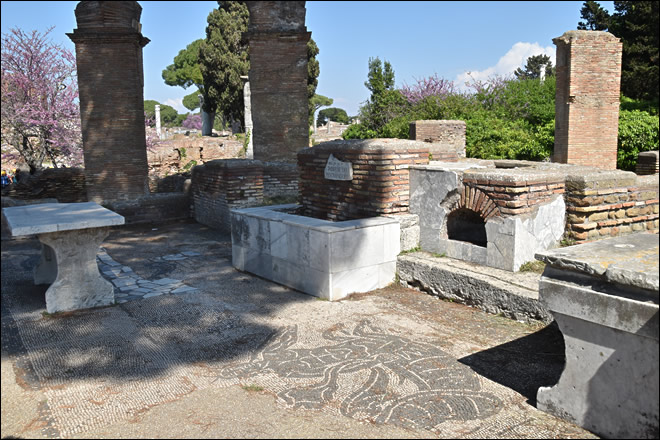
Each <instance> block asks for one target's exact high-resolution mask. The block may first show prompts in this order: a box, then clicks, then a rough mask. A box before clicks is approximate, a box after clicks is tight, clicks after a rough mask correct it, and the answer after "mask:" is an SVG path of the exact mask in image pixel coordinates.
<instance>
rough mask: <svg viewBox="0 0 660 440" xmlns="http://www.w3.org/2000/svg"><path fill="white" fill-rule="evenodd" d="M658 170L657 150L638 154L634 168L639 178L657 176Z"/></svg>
mask: <svg viewBox="0 0 660 440" xmlns="http://www.w3.org/2000/svg"><path fill="white" fill-rule="evenodd" d="M659 170H660V167H659V166H658V150H656V151H644V152H642V153H639V156H637V166H636V167H635V173H636V174H638V175H640V176H646V175H649V174H658V172H659Z"/></svg>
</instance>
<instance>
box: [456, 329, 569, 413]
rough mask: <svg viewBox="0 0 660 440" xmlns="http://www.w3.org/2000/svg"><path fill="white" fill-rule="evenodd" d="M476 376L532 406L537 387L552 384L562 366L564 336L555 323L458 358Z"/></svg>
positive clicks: (559, 373) (559, 374)
mask: <svg viewBox="0 0 660 440" xmlns="http://www.w3.org/2000/svg"><path fill="white" fill-rule="evenodd" d="M458 361H459V362H461V363H463V364H465V365H467V366H469V367H470V368H472V370H474V371H475V372H477V373H478V374H480V375H482V376H484V377H487V378H488V379H490V380H492V381H494V382H497V383H499V384H501V385H504V386H506V387H508V388H511V389H513V390H514V391H517V392H518V393H520V394H522V395H523V396H525V397H526V398H527V399H528V400H527V402H528V403H529V404H530V405H532V406H536V393H537V391H538V389H539V387H547V386H552V385H555V384H556V383H557V382H558V381H559V377H560V376H561V373H562V371H563V369H564V365H565V363H566V357H565V350H564V337H563V336H562V334H561V331H560V330H559V327H558V326H557V323H556V322H554V321H553V322H552V324H550V325H548V326H546V327H544V328H543V329H541V330H539V331H537V332H535V333H532V334H530V335H527V336H523V337H522V338H518V339H515V340H513V341H510V342H507V343H505V344H501V345H498V346H495V347H493V348H490V349H488V350H483V351H480V352H478V353H475V354H472V355H470V356H465V357H463V358H461V359H458Z"/></svg>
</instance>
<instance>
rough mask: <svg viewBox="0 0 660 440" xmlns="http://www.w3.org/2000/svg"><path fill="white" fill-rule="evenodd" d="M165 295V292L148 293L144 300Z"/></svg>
mask: <svg viewBox="0 0 660 440" xmlns="http://www.w3.org/2000/svg"><path fill="white" fill-rule="evenodd" d="M164 293H165V292H151V293H147V294H146V295H144V296H143V297H142V298H145V299H146V298H151V297H154V296H160V295H163V294H164Z"/></svg>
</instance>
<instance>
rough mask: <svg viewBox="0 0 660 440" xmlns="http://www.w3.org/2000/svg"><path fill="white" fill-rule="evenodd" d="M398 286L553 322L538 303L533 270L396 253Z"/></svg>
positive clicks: (510, 315) (516, 316)
mask: <svg viewBox="0 0 660 440" xmlns="http://www.w3.org/2000/svg"><path fill="white" fill-rule="evenodd" d="M397 274H398V276H399V282H400V283H401V285H403V286H405V287H409V288H413V289H416V290H421V291H424V292H427V293H429V294H431V295H435V296H438V297H439V298H442V299H446V300H451V301H454V302H458V303H461V304H466V305H469V306H473V307H476V308H478V309H481V310H484V311H486V312H489V313H493V314H502V315H503V316H506V317H508V318H513V319H516V320H519V321H530V320H534V321H542V322H545V323H549V322H552V320H553V318H552V315H550V313H549V312H548V311H547V310H546V309H545V308H544V307H542V306H541V304H540V303H539V301H538V298H539V292H538V289H539V279H540V278H541V274H539V273H535V272H508V271H505V270H501V269H496V268H492V267H486V266H481V265H477V264H473V263H469V262H466V261H461V260H455V259H453V258H447V257H437V256H434V255H433V254H430V253H428V252H413V253H409V254H402V255H399V257H398V259H397Z"/></svg>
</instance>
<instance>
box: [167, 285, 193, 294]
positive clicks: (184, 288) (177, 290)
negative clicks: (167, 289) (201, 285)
mask: <svg viewBox="0 0 660 440" xmlns="http://www.w3.org/2000/svg"><path fill="white" fill-rule="evenodd" d="M195 290H199V289H197V288H195V287H189V286H183V287H179V288H178V289H174V290H172V293H175V294H176V293H185V292H194V291H195Z"/></svg>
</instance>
